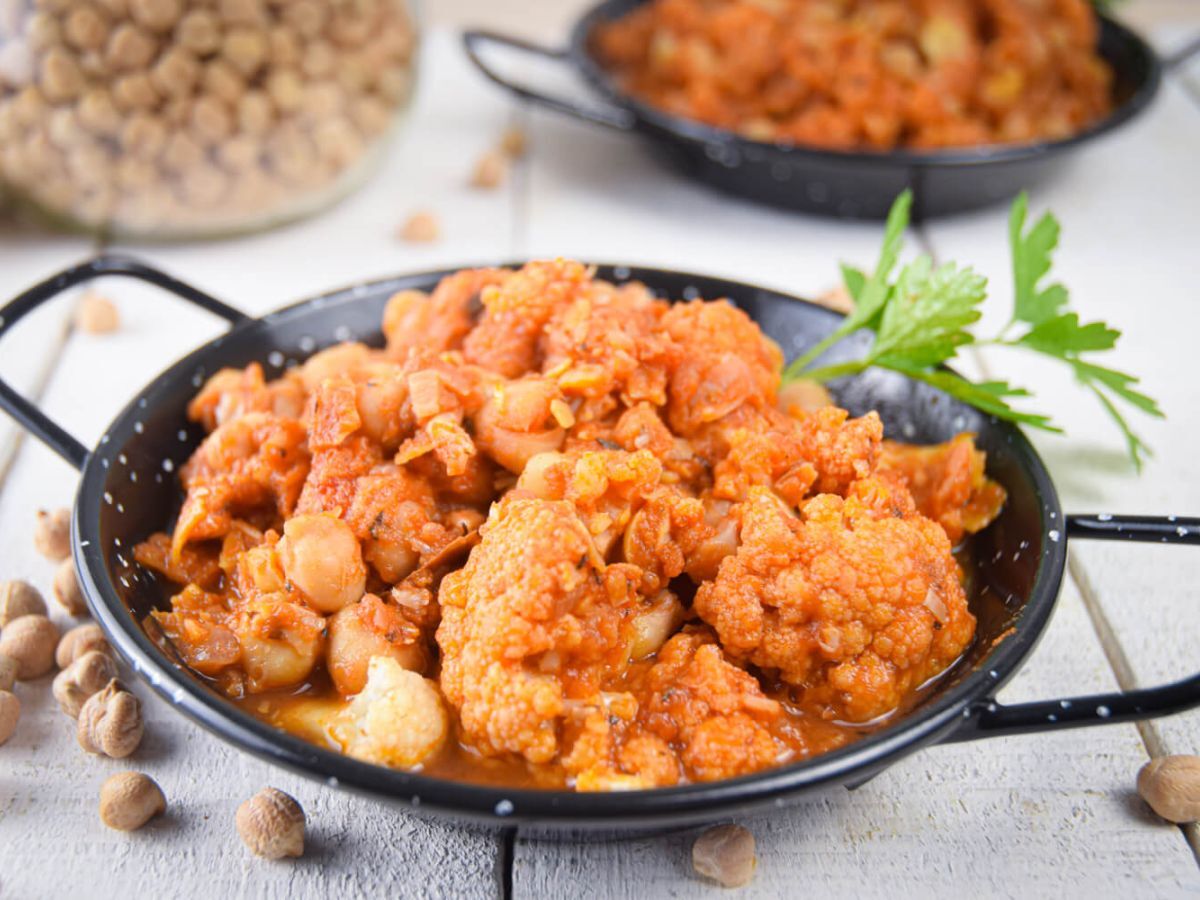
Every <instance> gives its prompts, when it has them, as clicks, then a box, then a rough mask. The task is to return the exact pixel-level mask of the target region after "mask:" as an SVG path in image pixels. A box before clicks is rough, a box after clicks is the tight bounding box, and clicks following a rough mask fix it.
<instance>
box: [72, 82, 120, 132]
mask: <svg viewBox="0 0 1200 900" xmlns="http://www.w3.org/2000/svg"><path fill="white" fill-rule="evenodd" d="M76 110H77V112H78V114H79V122H80V124H82V125H83V127H84V128H86V129H88V130H89V131H90V132H92V134H94V135H96V136H97V137H113V136H115V135H116V134H117V133H118V132H119V131H120V130H121V114H120V112H118V111H117V107H116V104H115V103H113V100H112V95H111V94H109V93H108V91H106V90H104V89H103V88H91V89H90V90H88V91H87V92H86V93H85V94H84V95H83V97H82V99H80V101H79V105H78V106H77V107H76Z"/></svg>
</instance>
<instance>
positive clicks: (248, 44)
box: [221, 27, 268, 78]
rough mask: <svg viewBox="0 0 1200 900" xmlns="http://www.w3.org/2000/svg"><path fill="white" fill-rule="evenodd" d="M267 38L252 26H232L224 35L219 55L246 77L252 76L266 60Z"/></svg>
mask: <svg viewBox="0 0 1200 900" xmlns="http://www.w3.org/2000/svg"><path fill="white" fill-rule="evenodd" d="M267 51H268V47H267V39H266V38H265V37H263V33H262V32H261V31H259V30H257V29H254V28H246V27H242V28H234V29H232V30H231V31H230V32H229V33H228V34H226V35H225V41H224V43H223V44H222V45H221V55H222V56H224V57H225V59H227V60H228V61H229V62H230V63H231V64H232V65H233V67H234V68H235V69H237V70H238V71H239V72H241V73H242V75H244V76H245V77H246V78H253V77H254V76H255V75H256V74H257V73H258V71H259V69H261V68H262V66H263V63H265V62H266V60H267Z"/></svg>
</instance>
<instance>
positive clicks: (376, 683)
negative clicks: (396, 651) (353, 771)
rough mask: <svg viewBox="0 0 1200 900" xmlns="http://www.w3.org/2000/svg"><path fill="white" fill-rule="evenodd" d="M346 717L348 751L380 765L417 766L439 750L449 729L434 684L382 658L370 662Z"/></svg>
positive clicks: (391, 660) (440, 699)
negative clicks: (347, 722)
mask: <svg viewBox="0 0 1200 900" xmlns="http://www.w3.org/2000/svg"><path fill="white" fill-rule="evenodd" d="M347 713H348V714H349V719H350V722H351V727H352V734H351V735H350V738H349V741H348V746H347V752H348V753H349V754H350V755H351V756H355V757H358V758H359V759H362V760H365V761H367V762H373V763H378V764H380V765H385V766H399V767H405V768H408V767H411V766H416V765H419V764H420V763H422V762H424V761H425V760H426V759H428V758H429V757H430V756H432V755H433V754H434V753H435V752H436V751H437V750H438V748H440V747H441V746H442V743H443V742H444V741H445V739H446V734H447V732H448V730H449V721H448V719H447V717H446V708H445V706H444V705H443V704H442V698H441V695H440V694H439V693H438V688H437V685H436V684H434V683H433V682H432V681H430V680H429V679H428V678H423V677H421V676H420V675H419V674H417V673H416V672H410V671H409V670H408V669H405V668H404V667H403V666H401V665H400V664H399V663H398V662H396V660H394V659H392V658H391V657H387V656H376V657H373V658H372V659H371V662H370V664H369V665H368V667H367V684H366V686H365V687H364V688H363V689H362V691H360V692H359V694H358V696H357V697H355V698H354V700H353V701H352V702H351V703H350V706H349V708H348V709H347Z"/></svg>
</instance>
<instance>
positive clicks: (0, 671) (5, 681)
mask: <svg viewBox="0 0 1200 900" xmlns="http://www.w3.org/2000/svg"><path fill="white" fill-rule="evenodd" d="M17 669H18V666H17V661H16V660H15V659H13V658H12V657H11V656H6V655H5V654H3V653H0V691H11V690H12V687H13V684H14V683H15V682H16V680H17Z"/></svg>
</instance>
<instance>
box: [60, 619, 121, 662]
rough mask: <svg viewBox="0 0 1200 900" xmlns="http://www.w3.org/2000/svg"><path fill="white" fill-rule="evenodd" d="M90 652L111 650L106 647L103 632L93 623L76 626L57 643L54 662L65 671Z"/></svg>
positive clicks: (106, 641) (106, 642)
mask: <svg viewBox="0 0 1200 900" xmlns="http://www.w3.org/2000/svg"><path fill="white" fill-rule="evenodd" d="M92 650H99V651H100V652H101V653H109V652H110V650H111V648H110V647H109V646H108V639H107V638H105V637H104V632H103V631H101V630H100V626H99V625H97V624H96V623H95V622H88V623H87V624H85V625H76V626H75V627H74V628H72V629H71V630H70V631H68V632H67V633H66V634H64V635H63V636H62V640H60V641H59V642H58V647H57V648H56V649H55V651H54V662H55V663H56V664H57V665H58V667H59V668H60V669H65V668H66V667H67V666H69V665H71V663H73V662H75V660H77V659H79V657H81V656H83V655H84V654H85V653H89V652H91V651H92Z"/></svg>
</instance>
